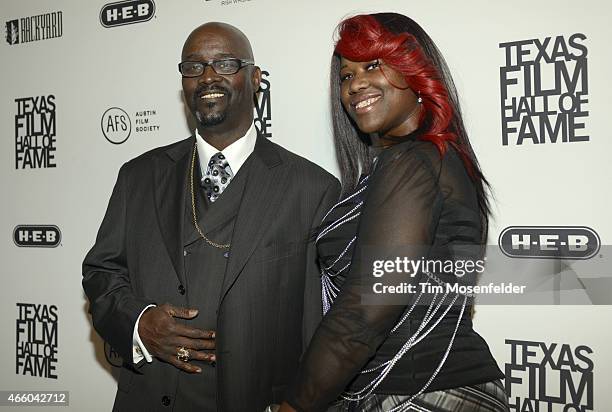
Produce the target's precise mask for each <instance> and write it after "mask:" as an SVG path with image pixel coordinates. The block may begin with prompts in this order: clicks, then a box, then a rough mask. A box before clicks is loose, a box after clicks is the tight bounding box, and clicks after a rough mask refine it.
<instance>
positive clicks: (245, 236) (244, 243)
mask: <svg viewBox="0 0 612 412" xmlns="http://www.w3.org/2000/svg"><path fill="white" fill-rule="evenodd" d="M287 180H288V173H286V168H285V167H283V161H282V159H281V157H280V155H279V153H278V150H277V148H276V147H275V145H274V144H273V143H271V142H270V141H269V140H268V139H266V138H264V137H261V136H257V143H256V144H255V149H254V151H253V159H252V164H251V166H250V170H249V175H248V177H247V181H246V186H245V188H244V192H243V197H242V202H241V203H240V208H239V210H238V216H237V217H236V223H235V225H234V233H233V235H232V242H231V249H230V253H229V262H228V265H227V270H226V271H225V277H224V279H223V287H222V288H221V296H220V299H219V303H220V304H221V303H222V301H223V298H224V297H225V295H226V294H227V292H228V291H229V289H230V288H231V287H232V285H233V284H234V282H236V279H237V278H238V276H239V275H240V273H241V271H242V269H243V268H244V266H245V264H246V262H247V260H248V259H249V257H250V256H251V254H252V253H253V251H254V250H255V247H256V246H257V244H258V243H259V241H260V239H261V236H262V235H263V233H264V231H265V229H266V228H267V227H269V226H270V223H271V222H272V220H273V218H274V216H275V215H276V211H277V209H278V207H279V206H280V204H281V201H282V194H283V193H284V191H285V190H286V189H285V185H286V183H287Z"/></svg>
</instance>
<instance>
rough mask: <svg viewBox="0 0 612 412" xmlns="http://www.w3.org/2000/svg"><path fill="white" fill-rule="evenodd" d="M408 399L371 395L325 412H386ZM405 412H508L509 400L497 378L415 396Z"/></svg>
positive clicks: (403, 396) (343, 403)
mask: <svg viewBox="0 0 612 412" xmlns="http://www.w3.org/2000/svg"><path fill="white" fill-rule="evenodd" d="M409 398H410V396H409V395H377V394H372V395H370V396H369V397H367V398H366V399H364V400H362V401H360V402H351V401H345V400H342V401H339V402H336V403H334V404H333V405H332V406H331V407H330V408H329V409H327V412H357V411H359V412H386V411H389V410H391V409H393V408H395V407H397V406H399V405H401V404H402V403H403V402H405V401H406V400H408V399H409ZM412 404H413V405H411V406H408V407H406V408H404V409H397V410H401V411H407V412H458V411H465V412H508V411H509V410H510V409H509V408H508V397H507V396H506V392H505V390H504V385H503V384H502V382H501V381H500V380H499V379H498V380H495V381H491V382H487V383H481V384H478V385H471V386H461V387H459V388H452V389H445V390H442V391H435V392H428V393H424V394H421V395H419V396H417V397H416V398H415V399H414V400H413V401H412Z"/></svg>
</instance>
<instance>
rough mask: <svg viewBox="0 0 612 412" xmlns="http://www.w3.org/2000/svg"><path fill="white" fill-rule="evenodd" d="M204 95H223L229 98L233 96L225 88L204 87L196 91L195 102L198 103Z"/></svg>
mask: <svg viewBox="0 0 612 412" xmlns="http://www.w3.org/2000/svg"><path fill="white" fill-rule="evenodd" d="M204 93H223V94H225V95H226V96H227V97H229V96H231V92H230V91H229V90H227V89H226V88H224V87H220V86H206V85H202V86H199V87H197V88H196V89H195V93H194V94H193V99H194V101H196V100H197V99H198V98H199V97H200V96H201V95H203V94H204Z"/></svg>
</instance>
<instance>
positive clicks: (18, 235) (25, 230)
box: [13, 225, 62, 247]
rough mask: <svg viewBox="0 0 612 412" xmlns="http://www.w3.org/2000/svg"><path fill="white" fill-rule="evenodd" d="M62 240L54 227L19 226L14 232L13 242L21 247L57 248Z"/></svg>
mask: <svg viewBox="0 0 612 412" xmlns="http://www.w3.org/2000/svg"><path fill="white" fill-rule="evenodd" d="M61 240H62V233H61V232H60V230H59V227H57V226H54V225H19V226H16V227H15V230H13V241H14V242H15V244H16V245H17V246H19V247H57V246H58V245H59V244H60V242H61Z"/></svg>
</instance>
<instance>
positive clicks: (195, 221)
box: [190, 142, 230, 249]
mask: <svg viewBox="0 0 612 412" xmlns="http://www.w3.org/2000/svg"><path fill="white" fill-rule="evenodd" d="M197 149H198V143H197V142H196V144H195V145H194V147H193V156H192V157H191V173H190V175H191V210H192V211H193V224H194V225H195V228H196V230H197V231H198V233H199V234H200V236H202V239H204V240H205V241H206V243H208V244H209V245H211V246H214V247H216V248H219V249H229V247H230V244H229V243H216V242H213V241H212V240H210V239H209V238H207V237H206V235H205V234H204V232H202V229H200V226H199V225H198V217H197V215H196V207H195V192H194V190H193V171H194V169H195V159H196V152H197Z"/></svg>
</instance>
